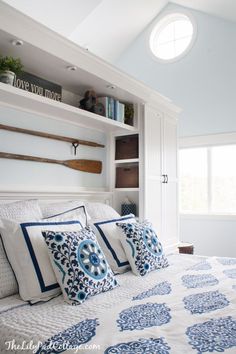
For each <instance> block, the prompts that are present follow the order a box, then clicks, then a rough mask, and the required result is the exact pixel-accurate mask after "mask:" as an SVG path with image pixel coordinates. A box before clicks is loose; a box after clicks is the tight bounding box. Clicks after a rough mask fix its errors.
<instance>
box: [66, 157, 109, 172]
mask: <svg viewBox="0 0 236 354" xmlns="http://www.w3.org/2000/svg"><path fill="white" fill-rule="evenodd" d="M64 165H66V166H67V167H69V168H73V169H74V170H78V171H83V172H90V173H98V174H99V173H101V172H102V162H101V161H96V160H81V159H80V160H67V161H64Z"/></svg>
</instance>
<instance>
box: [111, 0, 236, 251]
mask: <svg viewBox="0 0 236 354" xmlns="http://www.w3.org/2000/svg"><path fill="white" fill-rule="evenodd" d="M169 10H181V7H179V6H175V5H170V6H168V7H167V8H166V9H165V10H164V11H169ZM187 11H189V12H190V13H191V14H192V15H193V16H194V18H195V20H196V23H197V38H196V42H195V44H194V46H193V48H192V50H191V51H190V52H189V53H188V54H187V55H186V56H185V57H184V58H182V59H181V60H179V61H177V62H175V63H171V64H161V63H159V62H158V61H156V60H155V59H153V57H152V56H151V55H150V52H149V48H148V39H149V33H150V30H151V28H152V26H153V24H154V22H155V21H156V20H155V21H154V22H153V23H152V24H151V25H150V26H148V28H147V29H146V30H145V31H144V32H143V33H142V34H141V35H140V36H139V37H138V38H137V39H136V40H135V41H134V43H133V44H132V45H131V46H130V47H129V49H128V50H127V51H126V52H125V53H124V54H123V55H122V56H121V58H120V59H119V60H118V61H117V63H116V65H117V66H118V67H119V68H121V69H122V70H124V71H126V72H127V73H128V74H130V75H132V76H134V77H136V78H138V79H139V80H141V81H143V82H145V83H146V84H147V85H148V86H150V87H152V88H154V89H156V90H157V91H159V92H160V93H162V94H163V95H165V96H167V97H169V98H171V99H172V100H173V102H174V103H176V104H177V105H179V106H180V107H182V108H183V112H182V113H181V115H180V119H179V135H180V136H193V135H208V134H215V133H223V132H231V131H236V24H234V23H230V22H227V21H224V20H222V19H219V18H216V17H212V16H208V15H206V14H203V13H201V12H198V11H190V10H187ZM235 230H236V221H233V220H220V219H219V220H210V219H209V220H207V219H201V218H200V217H199V218H196V217H195V218H194V219H185V218H180V240H181V241H184V242H192V243H193V244H194V246H195V253H196V254H202V255H206V256H214V255H217V256H229V257H230V256H232V257H236V253H235V252H236V251H235V247H232V246H233V245H234V244H235V235H236V231H235Z"/></svg>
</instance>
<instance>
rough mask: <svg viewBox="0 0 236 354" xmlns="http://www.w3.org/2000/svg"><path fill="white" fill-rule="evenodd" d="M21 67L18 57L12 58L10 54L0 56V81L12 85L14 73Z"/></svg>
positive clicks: (18, 71) (17, 72)
mask: <svg viewBox="0 0 236 354" xmlns="http://www.w3.org/2000/svg"><path fill="white" fill-rule="evenodd" d="M22 69H23V65H22V64H21V61H20V59H19V58H17V59H14V58H13V57H10V56H6V57H3V56H0V81H1V82H4V83H5V84H8V85H13V83H14V80H15V77H16V74H19V73H20V72H21V71H22Z"/></svg>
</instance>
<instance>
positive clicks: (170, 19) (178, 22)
mask: <svg viewBox="0 0 236 354" xmlns="http://www.w3.org/2000/svg"><path fill="white" fill-rule="evenodd" d="M195 34H196V26H194V23H193V20H192V19H190V17H189V16H187V15H185V14H183V13H172V14H169V15H166V16H164V17H163V18H162V19H161V20H160V21H158V23H157V24H156V26H155V27H154V28H153V30H152V32H151V36H150V41H149V45H150V48H151V51H152V53H153V54H154V55H155V57H156V58H158V59H159V60H161V61H166V62H170V61H175V60H177V59H179V58H180V57H182V56H183V55H184V54H186V52H187V51H188V50H189V49H190V48H191V47H192V44H193V41H194V38H195Z"/></svg>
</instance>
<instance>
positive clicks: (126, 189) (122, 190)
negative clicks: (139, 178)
mask: <svg viewBox="0 0 236 354" xmlns="http://www.w3.org/2000/svg"><path fill="white" fill-rule="evenodd" d="M114 190H115V192H138V191H139V188H115V189H114Z"/></svg>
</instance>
